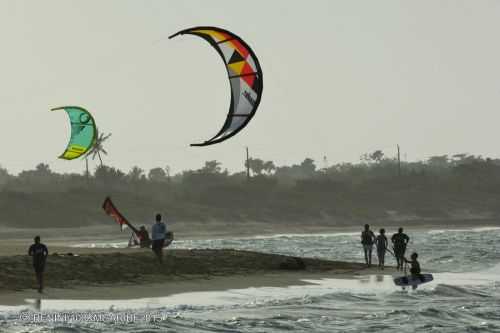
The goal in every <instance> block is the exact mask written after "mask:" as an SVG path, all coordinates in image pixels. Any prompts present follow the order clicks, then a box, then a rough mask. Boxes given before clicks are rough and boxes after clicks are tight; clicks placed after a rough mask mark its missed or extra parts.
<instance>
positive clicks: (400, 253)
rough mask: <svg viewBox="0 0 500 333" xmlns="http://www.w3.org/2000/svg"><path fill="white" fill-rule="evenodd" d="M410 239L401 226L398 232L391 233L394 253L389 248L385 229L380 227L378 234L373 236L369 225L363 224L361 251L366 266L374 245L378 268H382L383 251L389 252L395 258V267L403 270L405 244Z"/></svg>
mask: <svg viewBox="0 0 500 333" xmlns="http://www.w3.org/2000/svg"><path fill="white" fill-rule="evenodd" d="M409 241H410V237H408V235H407V234H405V233H404V232H403V228H399V229H398V232H397V233H395V234H393V235H392V237H391V242H392V248H393V250H394V253H392V252H391V250H390V249H389V241H388V240H387V237H386V235H385V229H383V228H382V229H380V230H379V234H378V235H377V236H375V234H374V233H373V231H371V230H370V225H369V224H365V229H364V230H363V231H362V232H361V244H362V245H363V251H364V253H365V262H366V265H367V266H371V264H372V251H373V246H374V245H375V247H376V249H377V257H378V266H379V268H380V269H384V265H385V253H386V252H389V253H391V254H392V255H394V257H395V258H396V261H397V264H398V265H397V269H398V270H403V264H404V263H405V261H407V260H406V259H405V252H406V246H407V244H408V242H409Z"/></svg>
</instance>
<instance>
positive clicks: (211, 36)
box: [169, 27, 263, 146]
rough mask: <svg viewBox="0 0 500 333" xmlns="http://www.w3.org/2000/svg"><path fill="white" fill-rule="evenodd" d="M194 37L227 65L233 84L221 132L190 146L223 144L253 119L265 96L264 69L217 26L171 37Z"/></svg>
mask: <svg viewBox="0 0 500 333" xmlns="http://www.w3.org/2000/svg"><path fill="white" fill-rule="evenodd" d="M185 34H188V35H195V36H199V37H201V38H203V39H205V40H206V41H207V42H209V43H210V45H212V47H213V48H215V50H217V52H218V53H219V55H220V56H221V57H222V60H223V61H224V64H225V65H226V69H227V72H228V74H229V82H230V84H231V105H230V107H229V113H228V115H227V119H226V122H225V123H224V125H223V126H222V129H221V130H220V131H219V133H217V134H216V135H215V136H214V137H213V138H211V139H210V140H207V141H205V142H204V143H197V144H191V146H207V145H211V144H214V143H219V142H222V141H224V140H226V139H228V138H230V137H232V136H233V135H235V134H236V133H238V132H239V131H241V130H242V129H243V128H244V127H245V126H246V125H247V124H248V122H249V121H250V119H252V117H253V116H254V114H255V112H256V111H257V108H258V106H259V103H260V99H261V96H262V87H263V84H262V70H261V68H260V64H259V61H258V60H257V57H256V56H255V53H254V52H253V51H252V49H251V48H250V47H249V46H248V45H247V43H245V42H244V41H243V40H242V39H241V38H240V37H238V36H236V35H235V34H233V33H232V32H229V31H227V30H224V29H221V28H216V27H195V28H190V29H185V30H182V31H179V32H178V33H176V34H174V35H172V36H170V37H169V38H173V37H175V36H178V35H185Z"/></svg>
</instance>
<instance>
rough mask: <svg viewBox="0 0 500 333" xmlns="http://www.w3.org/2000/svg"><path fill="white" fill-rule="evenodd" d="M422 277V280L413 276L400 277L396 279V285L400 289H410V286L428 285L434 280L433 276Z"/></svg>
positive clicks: (424, 275)
mask: <svg viewBox="0 0 500 333" xmlns="http://www.w3.org/2000/svg"><path fill="white" fill-rule="evenodd" d="M421 277H422V279H420V278H418V277H416V276H412V275H408V276H400V277H397V278H394V284H395V285H396V286H400V287H408V286H418V285H420V284H422V283H427V282H431V281H432V280H434V277H433V276H432V274H421Z"/></svg>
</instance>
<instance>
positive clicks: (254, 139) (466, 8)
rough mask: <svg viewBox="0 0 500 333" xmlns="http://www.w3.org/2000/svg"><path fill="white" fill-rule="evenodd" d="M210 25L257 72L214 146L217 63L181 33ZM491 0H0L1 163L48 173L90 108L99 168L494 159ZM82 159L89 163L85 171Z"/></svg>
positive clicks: (75, 164) (68, 166)
mask: <svg viewBox="0 0 500 333" xmlns="http://www.w3.org/2000/svg"><path fill="white" fill-rule="evenodd" d="M197 25H214V26H219V27H222V28H226V29H228V30H231V31H233V32H235V33H236V34H238V35H239V36H241V37H242V38H243V39H245V40H246V41H247V42H248V44H249V45H250V46H251V47H252V48H253V50H254V51H255V53H256V54H257V56H258V58H259V60H260V62H261V65H262V69H263V73H264V92H263V97H262V102H261V105H260V107H259V110H258V111H257V114H256V115H255V117H254V118H253V120H252V121H251V122H250V124H249V125H248V126H247V127H246V128H245V129H244V130H243V131H241V132H240V133H239V134H238V135H236V136H235V137H233V138H231V139H229V140H228V141H226V142H224V143H221V144H217V145H214V146H211V147H204V148H199V147H189V144H190V143H197V142H202V141H204V140H206V139H208V138H210V137H212V136H213V135H214V134H215V133H216V132H217V131H218V130H219V129H220V127H221V126H222V123H223V121H224V119H225V117H226V113H227V110H228V107H229V100H230V94H229V82H228V80H227V73H226V71H225V69H224V67H223V65H222V62H221V60H220V58H219V55H218V54H217V53H216V52H215V50H213V49H212V48H211V47H210V46H209V45H208V43H206V42H205V41H203V40H202V39H200V38H197V37H194V36H181V37H178V38H175V39H173V40H168V38H167V37H168V36H169V35H170V34H173V33H175V32H177V31H179V30H181V29H185V28H188V27H193V26H197ZM499 31H500V1H493V0H492V1H483V0H469V1H437V0H429V1H422V0H418V1H399V0H398V1H382V0H380V1H372V0H366V1H353V0H345V1H291V0H288V1H265V0H262V1H251V2H250V1H235V0H230V1H207V0H200V1H166V0H161V1H160V0H157V1H152V0H147V1H146V0H134V1H125V0H116V1H111V0H106V1H102V0H95V1H90V0H85V1H83V0H80V1H70V0H60V1H50V0H46V1H37V0H31V1H23V0H9V1H7V0H0V41H1V47H0V107H1V114H2V118H1V121H2V126H1V130H0V142H1V145H0V152H1V154H0V164H1V165H2V166H4V167H7V168H8V169H9V170H11V171H13V172H19V171H20V170H22V169H28V168H33V167H34V166H35V165H36V164H37V163H39V162H45V163H49V164H50V166H51V168H52V169H54V170H57V171H74V172H81V171H82V170H83V168H84V165H85V163H84V161H83V160H76V161H64V160H59V159H58V158H57V156H59V154H60V153H61V152H62V151H63V150H64V148H65V147H66V144H67V140H68V138H69V132H70V129H69V122H68V119H67V116H66V114H65V113H64V112H50V111H49V110H50V108H52V107H57V106H63V105H80V106H83V107H85V108H87V109H89V110H90V111H91V112H92V113H93V115H94V117H95V119H96V121H97V124H98V127H99V128H100V129H101V131H103V132H106V133H107V132H111V133H113V136H112V137H111V138H110V140H109V142H108V144H107V150H108V151H109V153H110V154H109V156H106V157H105V163H107V164H110V165H112V166H116V167H119V168H121V169H124V170H128V169H130V167H131V166H133V165H139V166H141V167H142V168H145V169H149V168H152V167H156V166H165V165H167V164H168V165H170V166H171V167H172V169H173V170H174V171H175V172H177V171H179V170H181V169H186V168H192V169H194V168H198V167H200V166H201V165H202V164H203V162H204V161H206V160H213V159H216V160H219V161H221V162H222V163H223V166H224V167H227V168H229V169H230V170H231V171H234V170H238V169H240V168H242V167H243V158H244V147H245V146H249V147H250V152H251V154H252V155H254V156H257V157H260V158H263V159H266V160H267V159H272V160H274V161H275V162H276V163H277V164H278V165H281V164H291V163H297V162H300V161H301V160H302V159H303V158H304V157H306V156H309V157H312V158H314V159H315V160H317V163H318V165H320V166H322V159H323V156H324V155H326V156H327V158H328V161H329V162H330V163H335V162H340V161H357V160H359V156H360V155H361V154H363V153H365V152H371V151H373V150H375V149H382V150H384V152H385V153H386V154H392V153H393V152H394V151H395V145H396V143H399V144H400V145H401V147H402V150H403V154H405V153H406V154H407V157H408V159H409V160H414V159H419V158H425V157H429V156H431V155H436V154H446V153H459V152H468V153H473V154H481V155H488V156H495V157H499V156H500V145H499V143H500V131H499V130H498V128H499V126H500V65H499V62H500V43H499V40H498V33H499ZM95 162H97V161H94V164H93V165H96V164H95Z"/></svg>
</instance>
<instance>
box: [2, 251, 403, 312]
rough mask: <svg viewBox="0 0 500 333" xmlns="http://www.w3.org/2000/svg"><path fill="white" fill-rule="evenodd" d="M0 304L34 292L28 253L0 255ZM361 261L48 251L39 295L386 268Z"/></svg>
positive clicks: (236, 284) (122, 294) (109, 295)
mask: <svg viewBox="0 0 500 333" xmlns="http://www.w3.org/2000/svg"><path fill="white" fill-rule="evenodd" d="M0 266H1V267H3V270H2V271H0V296H1V299H2V301H0V303H2V304H3V305H5V304H6V303H7V302H9V303H11V304H13V303H19V302H20V300H22V299H25V298H37V297H38V296H40V295H39V294H38V293H37V292H36V290H35V289H34V288H35V287H36V284H35V278H34V273H33V269H32V267H31V261H30V258H28V257H27V256H11V257H0ZM393 272H394V269H393V268H392V267H387V268H386V270H384V271H381V270H378V268H377V267H376V265H373V266H372V267H371V268H368V267H366V265H365V264H362V263H355V262H344V261H330V260H322V259H312V258H298V257H291V256H284V255H277V254H267V253H259V252H251V251H236V250H170V251H169V253H168V254H167V255H166V256H165V261H164V263H163V264H159V263H158V262H157V261H156V259H155V258H153V257H152V255H151V253H150V251H147V250H145V251H140V252H135V253H123V252H116V251H115V252H113V253H99V254H96V253H94V254H82V255H80V256H57V255H49V257H48V259H47V266H46V271H45V274H44V276H45V284H46V289H45V290H46V292H45V294H42V295H41V296H42V297H43V298H44V299H67V298H72V299H95V298H98V299H130V298H138V297H153V296H156V297H160V296H168V295H172V294H179V293H186V292H193V291H210V290H226V289H241V288H249V287H264V286H275V287H284V286H289V285H303V284H307V283H306V282H304V281H302V280H303V279H321V278H333V277H337V278H340V277H342V278H350V279H352V278H355V277H356V276H359V275H366V274H377V273H378V274H381V273H383V274H391V273H393Z"/></svg>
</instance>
